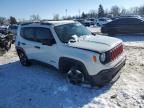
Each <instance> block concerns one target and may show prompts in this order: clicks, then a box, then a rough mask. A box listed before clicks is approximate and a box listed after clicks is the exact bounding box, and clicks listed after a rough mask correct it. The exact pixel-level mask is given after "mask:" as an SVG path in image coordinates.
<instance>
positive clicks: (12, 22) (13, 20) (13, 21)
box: [9, 16, 17, 25]
mask: <svg viewBox="0 0 144 108" xmlns="http://www.w3.org/2000/svg"><path fill="white" fill-rule="evenodd" d="M9 21H10V24H11V25H12V24H17V20H16V18H15V17H13V16H11V17H10V19H9Z"/></svg>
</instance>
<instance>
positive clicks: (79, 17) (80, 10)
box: [78, 9, 81, 18]
mask: <svg viewBox="0 0 144 108" xmlns="http://www.w3.org/2000/svg"><path fill="white" fill-rule="evenodd" d="M78 13H79V18H80V17H81V10H80V9H79V11H78Z"/></svg>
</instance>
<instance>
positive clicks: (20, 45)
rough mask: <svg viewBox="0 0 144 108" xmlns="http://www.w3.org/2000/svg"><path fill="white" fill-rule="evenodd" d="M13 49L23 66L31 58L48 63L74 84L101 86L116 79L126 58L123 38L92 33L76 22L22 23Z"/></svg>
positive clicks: (27, 64) (28, 63) (27, 63)
mask: <svg viewBox="0 0 144 108" xmlns="http://www.w3.org/2000/svg"><path fill="white" fill-rule="evenodd" d="M16 50H17V53H18V55H19V58H20V62H21V64H22V65H24V66H29V65H30V62H31V60H35V61H40V62H44V63H46V64H50V65H52V66H54V67H55V68H57V69H59V70H60V71H61V72H64V73H66V74H67V77H68V79H69V81H70V82H72V83H73V84H81V83H89V84H91V85H97V86H103V85H105V84H106V83H108V82H111V81H115V80H116V79H118V78H119V76H120V75H119V73H120V72H119V70H120V69H121V68H122V67H123V66H124V65H125V60H126V59H125V55H124V52H123V43H122V40H120V39H117V38H112V37H107V36H99V35H96V36H94V35H92V34H91V32H90V31H88V30H87V29H86V28H85V27H84V26H83V25H81V24H80V23H78V22H75V21H47V22H46V21H45V22H35V23H34V22H32V23H24V24H21V25H20V26H19V28H18V33H17V37H16ZM113 79H115V80H113Z"/></svg>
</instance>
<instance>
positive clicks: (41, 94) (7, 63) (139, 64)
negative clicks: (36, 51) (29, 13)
mask: <svg viewBox="0 0 144 108" xmlns="http://www.w3.org/2000/svg"><path fill="white" fill-rule="evenodd" d="M118 38H121V39H123V38H124V37H121V36H119V37H118ZM129 38H133V37H129ZM129 38H128V39H129ZM128 39H126V40H128ZM126 40H124V41H125V45H126V47H125V51H126V55H127V62H126V66H125V67H124V68H123V69H122V70H121V72H122V74H121V77H120V79H119V80H118V81H117V82H116V83H115V84H113V85H107V86H105V87H103V88H88V87H81V86H74V85H72V84H70V83H68V82H67V81H66V78H65V76H64V75H63V74H61V73H60V72H58V71H57V70H55V69H52V68H51V67H48V66H46V65H42V64H38V63H34V64H33V65H32V66H31V67H23V66H22V65H21V64H20V62H19V59H18V57H17V55H16V53H15V49H14V46H13V48H12V49H11V50H10V51H9V52H8V53H6V54H5V55H3V56H0V108H80V107H84V108H144V40H142V39H141V40H140V41H135V42H134V41H129V40H128V41H126ZM139 46H140V47H139Z"/></svg>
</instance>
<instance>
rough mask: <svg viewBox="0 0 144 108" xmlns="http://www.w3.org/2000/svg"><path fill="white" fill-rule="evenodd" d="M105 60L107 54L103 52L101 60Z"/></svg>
mask: <svg viewBox="0 0 144 108" xmlns="http://www.w3.org/2000/svg"><path fill="white" fill-rule="evenodd" d="M105 60H106V54H105V53H102V54H101V55H100V61H101V62H102V63H103V62H105Z"/></svg>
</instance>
